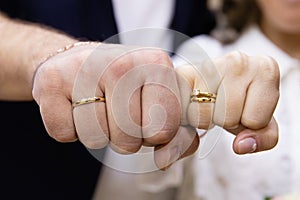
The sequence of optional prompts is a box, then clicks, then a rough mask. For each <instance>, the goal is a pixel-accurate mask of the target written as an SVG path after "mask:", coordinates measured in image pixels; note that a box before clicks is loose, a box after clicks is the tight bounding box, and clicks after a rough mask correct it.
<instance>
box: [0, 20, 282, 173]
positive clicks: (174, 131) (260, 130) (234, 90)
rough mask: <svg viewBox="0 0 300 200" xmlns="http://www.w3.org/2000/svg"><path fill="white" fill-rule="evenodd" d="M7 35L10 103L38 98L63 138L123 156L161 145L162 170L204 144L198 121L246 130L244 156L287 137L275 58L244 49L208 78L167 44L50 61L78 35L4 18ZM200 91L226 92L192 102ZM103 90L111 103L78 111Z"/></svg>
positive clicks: (1, 50) (4, 64)
mask: <svg viewBox="0 0 300 200" xmlns="http://www.w3.org/2000/svg"><path fill="white" fill-rule="evenodd" d="M20 30H22V33H20ZM29 35H30V37H28V36H29ZM0 36H1V38H2V40H1V41H2V42H0V66H1V71H2V73H1V84H0V85H1V87H0V97H1V99H3V100H33V99H34V100H35V101H36V102H37V104H38V105H39V107H40V112H41V117H42V119H43V122H44V125H45V127H46V130H47V131H48V133H49V135H50V136H51V137H53V138H54V139H56V140H57V141H59V142H72V141H75V140H77V139H79V140H80V141H81V142H82V143H83V144H84V145H85V146H87V147H89V148H102V147H104V146H106V145H110V146H111V147H112V148H113V149H114V150H115V151H117V152H119V153H122V154H131V153H135V152H137V151H138V150H139V149H140V148H141V146H142V145H145V146H151V147H155V150H156V151H155V155H154V157H155V160H156V164H157V166H158V167H159V168H166V167H168V166H170V165H171V164H172V163H173V162H175V161H176V160H178V159H181V158H183V157H186V156H188V155H191V154H192V153H194V152H195V151H196V150H197V148H198V146H199V137H198V135H197V133H196V130H195V128H194V127H201V128H208V126H209V125H210V124H217V125H221V126H224V128H225V129H227V130H229V131H230V132H232V133H234V134H236V135H237V137H236V140H235V143H234V150H235V151H236V152H237V153H240V154H244V153H251V152H258V151H262V150H267V149H270V148H272V147H274V146H275V144H276V142H277V139H278V135H277V134H278V130H277V124H276V122H275V120H274V119H273V118H272V113H273V111H274V108H275V106H276V103H277V100H278V96H279V92H278V87H279V72H278V66H277V64H276V63H275V62H274V60H272V59H271V58H269V57H248V56H246V55H244V54H241V53H238V52H235V53H232V54H229V55H227V56H225V57H222V58H220V59H219V60H216V61H215V66H216V68H215V69H216V70H217V74H216V73H214V72H211V71H210V68H208V67H205V66H206V65H202V66H200V72H201V73H204V74H205V76H201V75H199V73H195V71H193V68H191V67H190V66H185V67H182V68H180V69H178V70H177V71H175V70H174V69H173V65H172V62H171V60H170V58H169V56H168V55H167V54H166V53H165V52H163V51H161V50H159V49H151V48H141V47H129V46H123V45H111V44H102V43H93V44H85V45H80V46H75V47H73V48H71V49H69V50H67V51H64V52H61V53H58V54H55V55H54V56H52V57H51V58H49V59H47V60H46V61H45V58H47V57H48V56H49V55H51V54H53V53H55V51H56V50H57V49H60V48H62V47H64V46H65V45H69V44H72V43H74V42H76V40H74V39H73V38H71V37H68V36H66V35H64V34H61V33H58V32H56V31H54V30H49V29H45V28H42V27H39V26H38V25H36V24H27V23H23V22H16V21H13V20H11V19H8V18H6V17H4V16H0ZM45 38H46V39H45ZM7 41H9V42H7ZM21 41H22V42H21ZM20 44H22V45H20ZM32 46H35V48H34V49H32ZM7 52H9V53H7ZM43 61H45V62H43ZM40 63H42V64H40ZM201 73H200V74H201ZM266 74H267V75H268V76H265V75H266ZM203 77H205V78H203ZM236 86H238V87H236ZM195 88H200V89H204V90H205V89H208V90H209V91H211V92H214V93H218V97H217V102H216V103H215V104H200V103H191V102H190V94H191V91H192V89H195ZM266 91H268V93H266ZM257 95H259V97H260V98H257ZM94 96H100V97H104V96H105V99H106V101H105V102H97V103H92V104H86V105H82V106H78V107H75V108H73V107H72V102H75V101H78V100H81V99H83V98H87V97H94ZM257 110H261V113H258V114H257V112H256V111H257ZM249 138H250V140H245V139H249ZM245 141H246V142H245ZM249 141H250V142H249ZM251 141H252V143H251ZM253 147H255V148H253Z"/></svg>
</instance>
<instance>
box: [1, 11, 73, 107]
mask: <svg viewBox="0 0 300 200" xmlns="http://www.w3.org/2000/svg"><path fill="white" fill-rule="evenodd" d="M0 38H1V39H0V100H13V101H22V100H33V98H32V94H31V91H32V80H33V74H34V72H35V70H36V68H37V67H38V66H39V64H40V63H41V62H42V61H44V60H45V59H46V58H47V57H48V56H49V55H51V54H52V53H54V52H55V51H56V50H57V49H59V48H62V47H64V46H66V45H68V44H71V43H74V42H76V40H75V39H73V38H71V37H69V36H67V35H65V34H63V33H59V32H57V31H55V30H51V29H50V28H46V27H43V26H41V25H38V24H33V23H28V22H22V21H19V20H13V19H10V18H8V17H6V16H5V15H4V14H1V13H0Z"/></svg>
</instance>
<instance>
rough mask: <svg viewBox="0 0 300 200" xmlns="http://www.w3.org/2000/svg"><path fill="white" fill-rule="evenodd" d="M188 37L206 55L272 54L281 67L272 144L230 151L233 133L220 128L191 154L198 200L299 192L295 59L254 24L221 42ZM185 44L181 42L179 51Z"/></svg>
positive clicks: (299, 86)
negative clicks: (207, 145) (206, 148)
mask: <svg viewBox="0 0 300 200" xmlns="http://www.w3.org/2000/svg"><path fill="white" fill-rule="evenodd" d="M194 39H195V40H194V41H196V42H197V43H198V44H199V45H201V46H202V47H203V49H205V50H206V52H207V53H208V55H210V56H211V57H217V56H220V55H224V54H225V53H227V52H230V51H234V50H238V51H241V52H244V53H246V54H247V55H250V56H251V55H269V56H272V57H273V58H275V59H276V60H277V62H278V63H279V68H280V73H281V88H280V93H281V95H280V100H279V104H278V107H277V108H276V111H275V118H276V120H277V122H278V124H279V143H278V144H277V146H276V147H275V148H274V149H272V150H270V151H265V152H261V153H255V154H249V155H236V154H235V153H234V152H233V150H232V142H233V139H234V136H233V135H231V134H229V133H227V132H225V131H224V132H223V133H222V134H221V137H220V139H219V141H218V143H217V145H216V146H215V147H214V149H213V151H212V152H211V153H210V154H209V155H208V156H207V157H206V158H204V159H199V157H198V158H197V156H195V159H194V169H193V170H194V178H195V191H196V194H197V196H198V197H199V198H200V199H201V200H202V199H203V200H216V199H218V200H223V199H224V200H225V199H226V200H227V199H228V200H240V199H243V200H248V199H249V200H263V199H264V198H265V197H274V196H278V195H285V194H289V193H298V194H300V130H299V124H300V117H299V114H300V62H299V61H297V60H296V59H293V58H291V57H290V56H289V55H287V54H286V53H285V52H283V51H282V50H280V49H279V48H278V47H277V46H275V45H274V44H273V43H272V42H271V41H270V40H269V39H268V38H266V37H265V36H264V35H263V34H262V32H261V31H260V30H259V28H258V27H256V26H252V27H250V28H249V29H248V30H247V31H245V32H244V34H242V36H241V37H240V38H239V39H238V40H237V41H236V42H235V43H233V44H231V45H227V46H222V45H221V44H220V43H219V42H217V41H216V40H214V39H212V38H209V37H207V36H198V37H196V38H194ZM188 46H189V45H188V42H187V43H186V44H185V45H183V47H182V48H181V50H180V51H185V49H187V48H188ZM189 51H190V50H189ZM200 148H201V146H200Z"/></svg>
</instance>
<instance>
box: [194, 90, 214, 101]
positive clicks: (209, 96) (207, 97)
mask: <svg viewBox="0 0 300 200" xmlns="http://www.w3.org/2000/svg"><path fill="white" fill-rule="evenodd" d="M216 98H217V94H216V93H210V92H201V91H200V90H199V89H195V90H193V92H192V94H191V102H198V103H215V102H216Z"/></svg>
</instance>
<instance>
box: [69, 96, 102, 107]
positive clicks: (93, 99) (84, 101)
mask: <svg viewBox="0 0 300 200" xmlns="http://www.w3.org/2000/svg"><path fill="white" fill-rule="evenodd" d="M95 102H105V98H104V97H90V98H85V99H81V100H79V101H75V102H74V103H73V104H72V105H73V107H76V106H80V105H84V104H88V103H95Z"/></svg>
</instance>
